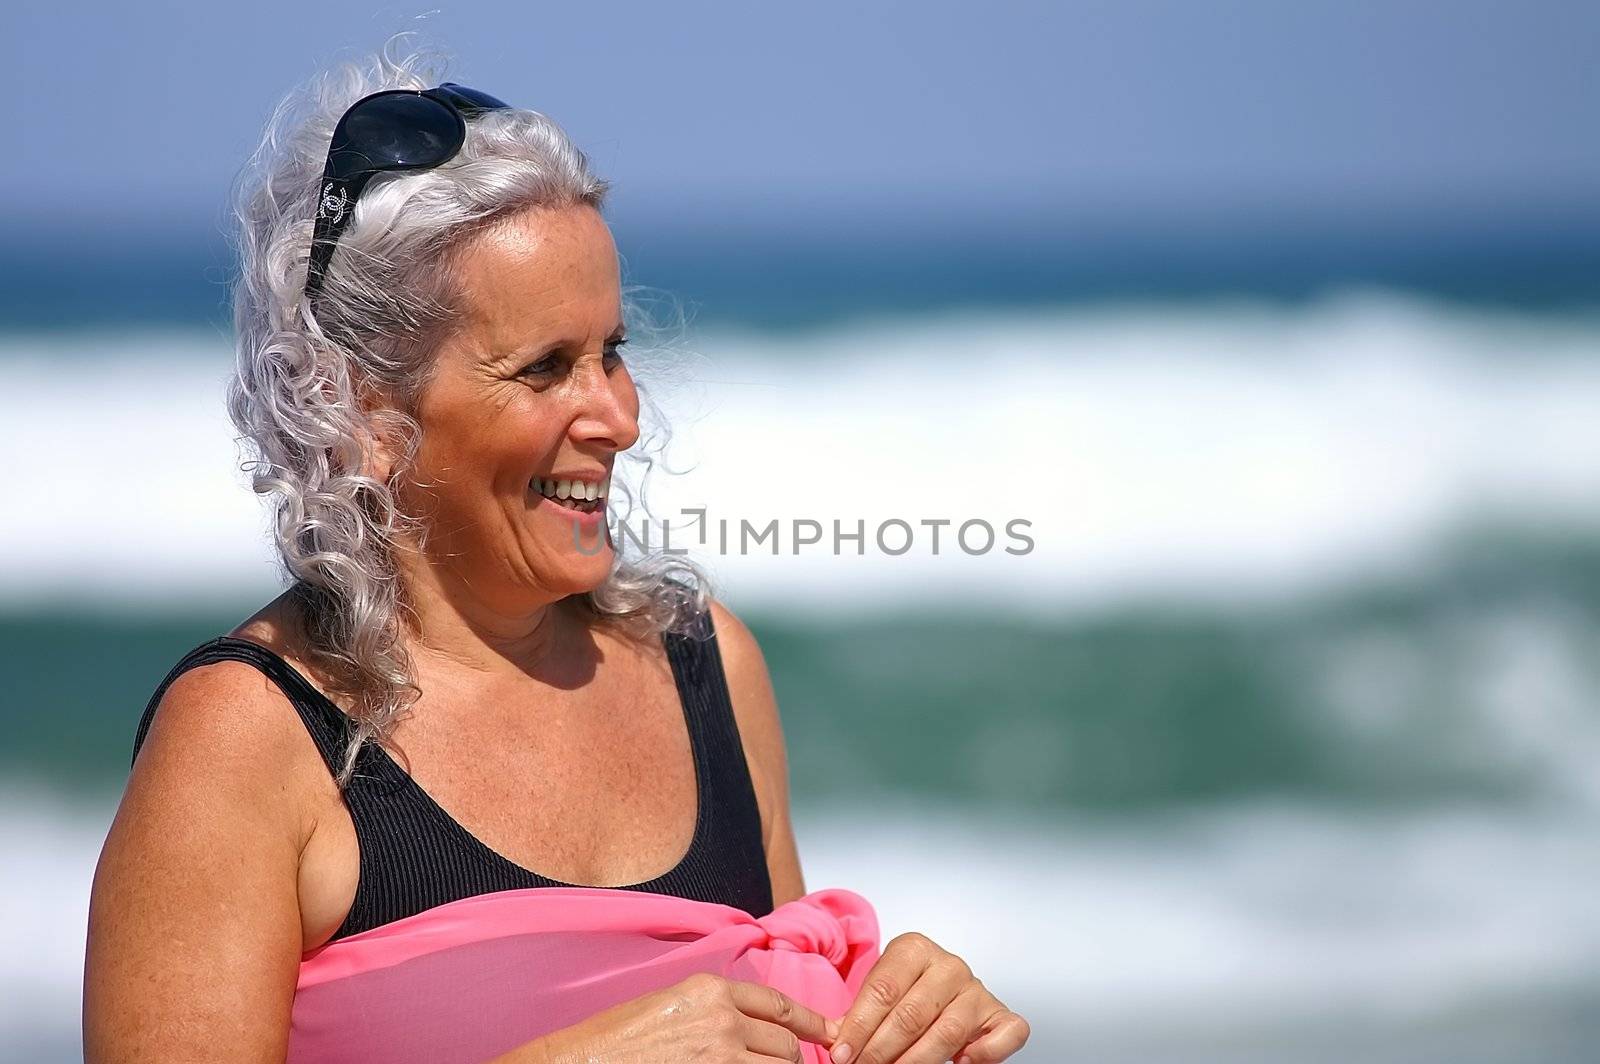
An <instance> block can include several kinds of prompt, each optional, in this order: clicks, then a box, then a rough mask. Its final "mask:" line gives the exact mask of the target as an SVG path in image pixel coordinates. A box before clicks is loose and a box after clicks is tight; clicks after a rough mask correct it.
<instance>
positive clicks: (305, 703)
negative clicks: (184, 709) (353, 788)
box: [133, 635, 350, 775]
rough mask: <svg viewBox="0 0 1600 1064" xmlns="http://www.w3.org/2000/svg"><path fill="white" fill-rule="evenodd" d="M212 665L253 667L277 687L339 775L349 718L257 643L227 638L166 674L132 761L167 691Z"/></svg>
mask: <svg viewBox="0 0 1600 1064" xmlns="http://www.w3.org/2000/svg"><path fill="white" fill-rule="evenodd" d="M215 661H243V662H246V663H248V664H250V665H253V666H255V668H256V669H258V670H260V671H261V672H262V673H263V674H265V675H266V677H267V678H268V679H269V680H271V681H272V682H273V683H274V684H276V685H277V686H278V689H279V690H281V691H282V692H283V694H284V697H286V698H287V699H288V700H289V703H290V705H292V706H294V709H295V712H296V713H297V714H299V716H300V720H301V722H302V723H303V724H304V725H305V728H306V731H308V732H310V733H311V738H312V740H313V741H314V742H315V743H316V744H317V751H318V752H319V753H320V754H321V755H322V760H323V763H324V764H326V765H327V766H328V771H329V772H331V773H333V774H334V775H338V772H339V769H340V768H341V767H342V766H343V764H344V755H345V751H346V750H347V749H348V748H349V741H350V740H349V728H350V722H349V718H347V717H346V716H345V715H344V714H343V713H340V712H339V711H338V709H337V707H335V706H333V705H332V704H331V703H329V702H328V701H326V700H325V699H323V698H321V697H319V695H318V693H317V691H316V690H315V689H314V688H311V687H310V685H309V684H308V683H307V682H306V680H305V677H303V676H301V675H300V673H299V672H297V671H295V670H294V669H293V668H292V667H290V666H289V664H288V663H287V662H285V661H284V660H283V659H282V658H280V657H279V656H278V655H277V654H276V653H274V652H273V651H271V650H268V649H267V648H266V647H264V646H262V645H261V644H260V643H256V642H252V641H251V640H248V639H241V638H239V637H237V636H230V635H219V636H217V637H215V638H213V639H208V640H206V641H205V642H204V643H201V644H200V645H199V646H197V647H195V648H194V649H192V650H190V651H189V652H188V653H187V654H185V655H184V656H183V657H181V658H179V659H178V661H177V664H175V665H173V666H172V668H171V669H170V670H168V672H167V675H166V676H165V677H163V678H162V680H161V684H160V685H159V686H158V687H157V688H156V691H155V694H153V695H151V696H150V701H149V703H148V704H147V705H146V706H145V708H144V714H143V715H142V716H141V717H140V718H139V727H138V730H137V731H136V732H135V733H134V738H133V758H134V760H137V759H138V757H139V748H140V747H141V746H143V745H144V740H145V735H146V734H147V733H148V732H149V730H150V722H151V720H152V719H153V718H154V717H155V712H156V707H157V706H159V705H160V704H161V698H162V696H163V695H165V694H166V692H167V688H168V687H170V686H171V685H172V683H173V681H175V680H176V679H177V678H178V677H179V676H180V675H182V674H183V673H185V672H187V671H189V670H190V669H193V668H198V667H199V666H201V665H208V664H210V663H212V662H215Z"/></svg>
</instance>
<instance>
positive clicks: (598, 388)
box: [571, 360, 639, 451]
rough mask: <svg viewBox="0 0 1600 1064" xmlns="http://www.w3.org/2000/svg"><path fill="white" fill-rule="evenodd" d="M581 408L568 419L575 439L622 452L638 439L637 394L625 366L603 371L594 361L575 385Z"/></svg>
mask: <svg viewBox="0 0 1600 1064" xmlns="http://www.w3.org/2000/svg"><path fill="white" fill-rule="evenodd" d="M579 393H580V403H581V407H580V409H579V411H578V416H577V417H576V418H574V419H573V422H572V429H571V432H572V436H573V439H574V440H575V441H577V442H583V443H588V444H591V445H598V446H602V447H605V448H606V449H607V450H611V451H626V450H627V449H628V448H629V447H632V446H633V445H634V444H635V443H637V442H638V440H639V403H638V393H637V392H636V391H635V390H634V385H633V381H632V379H631V378H630V377H629V376H628V371H627V370H626V369H620V368H619V369H617V370H615V371H614V372H612V373H610V374H607V373H606V372H605V370H604V368H603V367H601V366H600V365H599V362H598V360H596V361H595V362H594V363H591V364H590V367H589V368H588V370H587V372H586V373H585V374H584V375H583V380H582V383H581V385H580V387H579Z"/></svg>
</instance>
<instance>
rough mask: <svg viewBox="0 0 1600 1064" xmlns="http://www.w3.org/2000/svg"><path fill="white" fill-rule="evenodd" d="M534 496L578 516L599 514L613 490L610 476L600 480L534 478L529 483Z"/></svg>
mask: <svg viewBox="0 0 1600 1064" xmlns="http://www.w3.org/2000/svg"><path fill="white" fill-rule="evenodd" d="M528 486H529V487H530V488H532V489H533V492H534V494H536V495H539V496H542V497H543V498H544V499H546V500H548V501H549V502H551V503H553V504H554V505H556V506H559V507H561V508H562V509H564V510H570V511H572V512H573V513H578V514H593V513H599V512H600V511H601V510H604V509H605V506H606V495H607V493H608V492H609V491H610V489H611V478H610V477H609V476H606V477H604V478H603V479H599V480H592V479H581V478H576V477H567V478H558V477H534V478H533V479H532V480H530V481H529V482H528Z"/></svg>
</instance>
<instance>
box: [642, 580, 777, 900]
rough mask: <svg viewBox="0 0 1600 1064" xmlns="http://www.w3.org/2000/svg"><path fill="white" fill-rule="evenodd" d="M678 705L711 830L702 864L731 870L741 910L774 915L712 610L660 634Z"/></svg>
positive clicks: (758, 812) (755, 811)
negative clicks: (699, 774)
mask: <svg viewBox="0 0 1600 1064" xmlns="http://www.w3.org/2000/svg"><path fill="white" fill-rule="evenodd" d="M662 640H663V642H664V643H665V644H666V651H667V658H668V660H669V661H670V662H671V664H672V672H673V676H674V678H675V679H676V681H677V685H678V696H679V698H680V699H682V701H683V705H684V709H685V712H686V716H687V717H688V721H689V725H690V727H691V728H692V729H693V733H692V735H691V738H692V740H693V745H694V749H695V756H696V758H697V765H698V768H699V770H700V771H701V772H702V773H703V780H704V793H703V795H702V801H703V802H705V804H706V806H707V807H708V815H709V818H710V820H711V822H712V824H713V830H712V831H711V832H710V833H709V835H710V839H711V841H710V844H709V846H708V853H707V854H705V855H704V856H705V857H706V859H707V860H709V861H713V862H715V864H716V865H717V867H720V868H723V869H727V870H730V871H729V873H728V874H730V875H736V876H738V877H740V878H741V881H742V882H743V883H744V884H745V887H744V890H745V894H744V897H745V898H746V900H745V901H744V902H742V903H741V907H743V908H748V909H749V910H750V911H752V912H759V913H765V912H769V911H771V909H772V886H771V883H770V882H769V880H768V878H767V866H766V850H765V845H764V841H763V837H762V828H761V808H760V805H759V804H758V803H757V800H756V792H755V784H754V781H753V780H752V779H751V777H750V770H749V767H748V764H747V763H746V759H745V752H744V743H743V740H742V739H741V737H740V735H739V723H738V720H737V718H736V717H735V716H734V711H733V700H732V696H731V694H730V692H729V690H728V680H727V675H726V673H725V672H724V669H723V662H722V652H721V648H720V647H719V646H718V643H717V633H716V628H715V626H714V625H713V623H712V619H711V612H710V610H709V609H706V610H704V611H702V612H700V613H698V614H696V615H695V617H694V619H693V621H692V622H690V623H689V624H687V625H685V626H684V627H683V628H681V629H677V630H668V631H667V632H664V633H663V634H662Z"/></svg>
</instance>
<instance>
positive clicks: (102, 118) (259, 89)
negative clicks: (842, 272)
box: [0, 0, 1600, 220]
mask: <svg viewBox="0 0 1600 1064" xmlns="http://www.w3.org/2000/svg"><path fill="white" fill-rule="evenodd" d="M21 7H22V5H14V6H10V7H9V8H8V10H7V12H6V13H5V14H3V15H0V38H3V39H5V40H7V41H9V42H11V44H12V48H11V49H10V50H11V51H13V52H14V54H13V55H12V56H11V57H10V60H11V61H10V64H9V65H10V66H11V69H12V70H13V74H14V81H13V84H15V85H18V86H20V87H21V101H20V106H18V105H16V104H15V103H14V104H13V108H12V109H11V121H12V122H13V123H14V124H20V131H21V136H20V144H21V150H20V151H12V152H10V153H6V154H5V155H3V156H0V182H3V183H4V187H5V189H6V192H7V195H6V197H5V201H6V202H5V204H4V205H3V206H0V214H4V215H7V216H9V217H11V218H17V217H19V216H23V217H28V218H32V219H34V220H38V219H40V218H50V219H72V218H97V217H98V218H104V217H114V218H122V219H130V218H137V217H142V216H151V217H162V216H169V217H170V216H172V215H174V214H176V215H192V214H194V213H195V212H196V211H199V212H200V213H203V214H205V215H207V216H208V217H211V216H214V215H215V212H216V211H217V210H218V209H220V204H221V203H222V202H223V200H224V197H225V194H226V189H227V185H228V182H229V180H230V179H231V177H232V175H233V173H234V171H235V169H236V168H237V166H238V165H239V164H240V163H241V162H242V161H243V159H244V157H245V156H246V154H247V153H248V152H249V150H250V149H251V147H252V146H253V144H254V141H255V139H256V137H257V136H258V135H259V131H260V127H261V124H262V122H263V120H264V118H265V116H266V114H267V113H268V111H269V110H270V108H271V107H272V105H273V103H274V101H275V100H276V99H277V98H278V97H279V96H280V95H281V94H282V93H283V92H284V91H286V90H287V89H288V88H289V87H290V86H291V85H293V84H294V83H295V82H297V81H299V80H301V79H303V78H304V77H305V76H307V75H308V74H309V73H310V72H311V71H312V70H313V69H314V68H315V67H316V66H318V65H320V64H322V63H325V62H327V61H328V60H330V59H332V58H334V57H336V56H338V55H340V54H353V53H354V52H358V51H366V50H372V49H376V48H377V47H378V46H379V45H380V44H381V43H382V41H383V40H384V39H385V38H386V37H387V36H388V34H389V33H391V32H393V31H394V30H397V29H400V28H403V27H405V26H408V25H414V26H419V27H422V28H423V29H424V31H425V33H426V34H427V35H428V39H429V40H431V41H433V42H435V43H438V44H440V45H442V46H444V47H446V48H447V49H449V50H450V51H451V52H453V53H454V54H455V55H456V57H457V60H456V65H455V67H454V68H453V76H454V77H455V78H456V79H457V80H461V81H463V82H466V83H468V84H473V85H479V86H481V87H483V88H485V89H487V90H489V91H491V92H494V93H495V94H497V95H500V96H502V97H504V98H506V99H508V100H510V101H512V102H514V103H517V104H520V105H523V106H527V107H531V108H534V109H537V110H542V111H544V112H545V113H547V114H549V115H551V116H552V117H554V118H555V119H556V120H557V121H559V122H560V123H562V124H563V125H564V126H565V127H566V128H567V129H568V130H569V132H571V133H572V134H573V135H574V136H575V137H576V139H577V140H578V142H579V143H580V145H582V146H583V147H584V149H585V150H586V151H588V152H589V153H590V155H591V157H592V158H593V159H594V161H595V163H596V164H597V166H598V167H599V169H600V170H601V171H602V172H603V173H605V174H606V175H607V176H609V177H611V178H612V179H613V180H614V181H615V182H616V184H617V187H618V192H617V194H616V200H615V203H616V205H617V207H618V209H619V210H621V211H624V212H627V211H630V210H633V211H639V212H642V213H667V212H671V211H675V210H685V209H692V208H695V207H708V208H715V209H716V210H718V211H723V212H731V213H730V216H732V217H738V212H745V211H748V212H752V213H753V214H754V215H757V216H767V217H778V216H783V215H786V214H795V215H800V216H803V215H805V214H806V213H807V212H810V211H822V212H833V211H838V210H849V209H861V210H880V209H882V210H899V211H905V212H908V213H912V214H916V213H919V212H926V211H939V212H951V211H955V212H958V213H959V212H960V211H962V210H963V209H966V208H968V207H972V206H976V207H978V208H979V209H981V210H984V211H996V210H999V211H1011V212H1016V213H1019V214H1022V215H1028V214H1037V213H1041V212H1045V213H1067V214H1073V213H1077V214H1085V215H1090V216H1092V215H1095V214H1097V213H1101V212H1110V213H1113V214H1119V213H1120V214H1126V215H1132V216H1137V215H1139V214H1140V213H1141V212H1156V213H1161V212H1175V213H1177V214H1180V215H1181V214H1183V213H1185V212H1190V213H1194V214H1200V213H1204V212H1210V211H1224V212H1226V211H1234V210H1241V209H1242V210H1250V209H1253V208H1256V207H1260V206H1263V205H1266V206H1271V207H1273V208H1275V209H1283V210H1288V211H1291V212H1296V211H1304V212H1310V213H1316V212H1324V213H1326V212H1330V211H1332V212H1342V211H1349V210H1355V211H1367V212H1370V211H1380V212H1382V211H1408V210H1440V209H1442V210H1456V211H1461V212H1474V211H1508V212H1517V211H1524V210H1536V211H1537V210H1547V209H1556V210H1560V211H1579V212H1590V211H1593V209H1594V208H1596V207H1600V138H1597V137H1596V136H1595V135H1594V134H1595V129H1596V128H1597V122H1596V118H1597V111H1600V73H1597V72H1600V5H1595V4H1592V3H1587V4H1583V3H1553V2H1552V3H1540V2H1527V0H1525V2H1520V3H1515V4H1512V3H1504V2H1482V0H1456V2H1434V3H1416V2H1406V0H1382V2H1379V0H1370V2H1362V0H1338V2H1325V0H1294V2H1277V0H1259V2H1247V0H1231V2H1211V3H1201V2H1182V0H1163V2H1154V0H1114V2H1095V3H1017V2H988V3H983V4H977V3H971V2H966V3H956V2H950V0H923V2H920V3H915V4H912V3H859V2H857V3H846V2H841V0H808V2H807V3H804V4H799V3H792V4H782V5H779V4H771V3H739V4H734V3H726V4H707V3H687V2H676V0H675V2H673V3H660V2H653V3H635V2H626V3H613V4H607V5H595V4H565V5H553V4H537V3H528V2H525V0H524V2H491V3H473V4H442V5H439V6H438V7H435V8H424V7H416V8H410V7H400V6H395V5H391V4H384V5H382V6H379V5H375V4H331V5H330V4H322V3H311V2H305V0H282V2H279V3H274V4H262V5H244V4H219V3H214V2H213V3H205V4H201V3H161V2H154V3H142V4H138V5H131V4H120V3H119V4H100V5H95V4H70V5H68V4H53V5H39V4H30V5H27V9H26V10H20V8H21ZM430 11H431V12H432V13H431V14H428V15H427V17H426V18H423V19H420V20H419V19H417V18H416V17H415V16H417V15H419V14H422V13H425V12H430ZM16 99H17V97H15V96H13V100H14V101H15V100H16Z"/></svg>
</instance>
